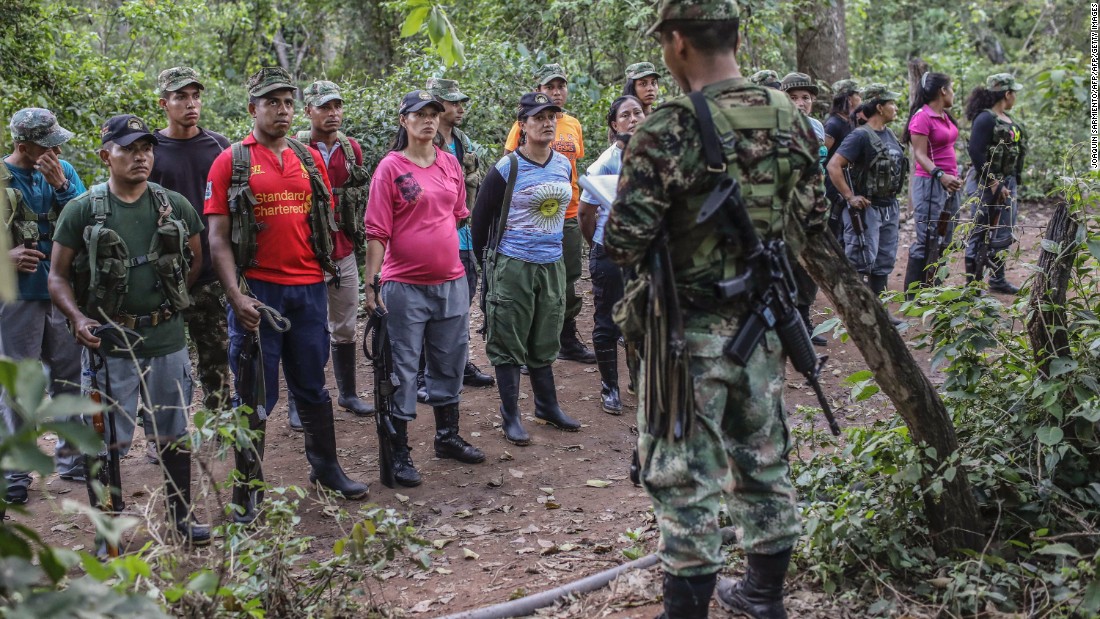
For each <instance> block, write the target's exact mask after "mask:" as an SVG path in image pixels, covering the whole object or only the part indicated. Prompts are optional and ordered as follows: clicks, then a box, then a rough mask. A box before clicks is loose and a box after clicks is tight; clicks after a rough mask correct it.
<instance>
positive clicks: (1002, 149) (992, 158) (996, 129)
mask: <svg viewBox="0 0 1100 619" xmlns="http://www.w3.org/2000/svg"><path fill="white" fill-rule="evenodd" d="M989 113H990V114H993V113H992V112H989ZM993 117H994V123H993V136H992V137H991V138H990V140H989V149H988V150H986V155H985V165H986V173H987V174H992V175H993V176H996V177H999V178H1004V177H1006V176H1013V175H1015V174H1016V170H1017V168H1018V166H1019V164H1020V161H1021V159H1022V157H1023V131H1022V130H1021V129H1020V128H1019V127H1018V126H1017V125H1016V124H1015V123H1008V122H1005V121H1003V120H1001V118H1000V117H999V116H997V115H996V114H993Z"/></svg>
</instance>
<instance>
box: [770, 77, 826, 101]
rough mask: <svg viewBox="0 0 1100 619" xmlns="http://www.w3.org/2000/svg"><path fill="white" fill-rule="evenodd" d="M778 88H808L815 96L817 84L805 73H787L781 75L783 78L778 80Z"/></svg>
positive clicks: (783, 89)
mask: <svg viewBox="0 0 1100 619" xmlns="http://www.w3.org/2000/svg"><path fill="white" fill-rule="evenodd" d="M779 89H780V90H782V91H783V92H787V91H788V90H808V91H810V93H811V94H813V96H815V97H816V96H817V90H818V89H817V84H815V83H814V81H813V80H812V79H810V76H809V75H806V74H805V73H797V72H794V73H788V74H786V75H784V76H783V79H782V80H781V81H780V82H779Z"/></svg>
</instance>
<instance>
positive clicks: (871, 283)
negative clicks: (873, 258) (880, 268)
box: [867, 275, 905, 327]
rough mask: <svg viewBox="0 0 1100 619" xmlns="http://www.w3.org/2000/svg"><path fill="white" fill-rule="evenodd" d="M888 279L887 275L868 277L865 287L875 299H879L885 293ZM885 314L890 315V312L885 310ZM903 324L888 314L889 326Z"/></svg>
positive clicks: (900, 320)
mask: <svg viewBox="0 0 1100 619" xmlns="http://www.w3.org/2000/svg"><path fill="white" fill-rule="evenodd" d="M889 277H890V276H889V275H868V276H867V287H869V288H870V289H871V292H873V293H875V296H876V297H881V296H882V293H884V292H886V288H887V287H888V286H889V283H888V282H889ZM886 313H887V314H890V311H889V310H887V312H886ZM904 322H905V321H904V320H902V319H900V318H898V317H896V316H894V315H893V314H890V324H892V325H894V326H895V327H896V326H898V325H900V324H903V323H904Z"/></svg>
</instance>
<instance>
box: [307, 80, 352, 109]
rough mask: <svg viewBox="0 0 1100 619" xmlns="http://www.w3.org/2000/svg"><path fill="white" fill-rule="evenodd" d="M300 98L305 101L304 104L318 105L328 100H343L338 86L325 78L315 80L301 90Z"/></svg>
mask: <svg viewBox="0 0 1100 619" xmlns="http://www.w3.org/2000/svg"><path fill="white" fill-rule="evenodd" d="M302 100H303V101H305V104H306V105H312V106H313V107H319V106H322V105H324V104H326V103H328V102H329V101H343V100H344V97H343V95H341V94H340V87H339V86H337V85H336V84H334V83H332V82H329V81H326V80H317V81H316V82H313V83H312V84H310V85H309V86H307V87H306V89H305V90H303V91H302Z"/></svg>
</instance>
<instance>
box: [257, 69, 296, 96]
mask: <svg viewBox="0 0 1100 619" xmlns="http://www.w3.org/2000/svg"><path fill="white" fill-rule="evenodd" d="M246 86H247V87H248V96H250V97H261V96H263V95H266V94H267V93H269V92H274V91H276V90H286V89H288V88H289V89H290V90H298V89H297V88H296V87H295V86H294V80H293V79H291V77H290V74H289V73H287V72H286V69H284V68H282V67H264V68H262V69H260V70H259V71H256V72H255V73H253V74H252V75H250V76H249V78H248V83H247V84H246Z"/></svg>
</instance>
